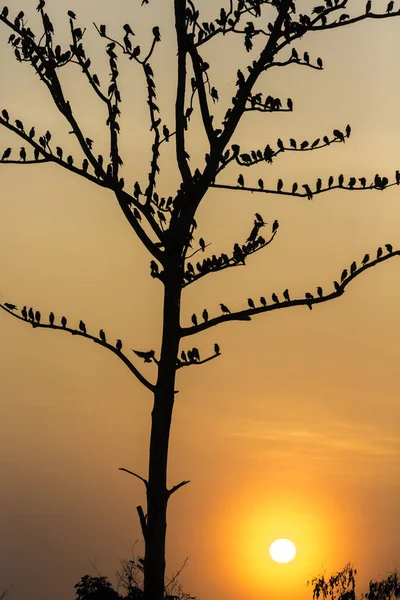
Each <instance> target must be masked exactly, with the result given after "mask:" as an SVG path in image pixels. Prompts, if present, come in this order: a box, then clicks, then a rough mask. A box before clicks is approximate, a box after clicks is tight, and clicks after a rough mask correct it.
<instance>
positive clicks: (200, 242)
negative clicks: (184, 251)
mask: <svg viewBox="0 0 400 600" xmlns="http://www.w3.org/2000/svg"><path fill="white" fill-rule="evenodd" d="M199 246H200V248H201V250H202V252H204V250H205V247H206V243H205V241H204V240H203V238H200V239H199Z"/></svg>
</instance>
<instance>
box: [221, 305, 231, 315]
mask: <svg viewBox="0 0 400 600" xmlns="http://www.w3.org/2000/svg"><path fill="white" fill-rule="evenodd" d="M220 307H221V310H222V312H223V313H229V314H230V312H231V311H230V310H229V308H228V307H227V306H225V304H222V303H221V304H220Z"/></svg>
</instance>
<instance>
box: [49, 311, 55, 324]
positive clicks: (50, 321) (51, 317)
mask: <svg viewBox="0 0 400 600" xmlns="http://www.w3.org/2000/svg"><path fill="white" fill-rule="evenodd" d="M49 323H50V325H54V313H53V312H51V313H50V314H49Z"/></svg>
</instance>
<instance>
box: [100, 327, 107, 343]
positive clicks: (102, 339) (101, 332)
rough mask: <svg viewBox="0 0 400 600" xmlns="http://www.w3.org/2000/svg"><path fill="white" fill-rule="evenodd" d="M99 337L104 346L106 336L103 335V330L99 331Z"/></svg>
mask: <svg viewBox="0 0 400 600" xmlns="http://www.w3.org/2000/svg"><path fill="white" fill-rule="evenodd" d="M99 336H100V339H101V341H102V342H103V344H105V343H106V334H105V333H104V330H103V329H100V331H99Z"/></svg>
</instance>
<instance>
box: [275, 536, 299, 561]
mask: <svg viewBox="0 0 400 600" xmlns="http://www.w3.org/2000/svg"><path fill="white" fill-rule="evenodd" d="M269 554H270V556H271V558H272V560H274V561H275V562H277V563H283V564H284V563H288V562H290V561H291V560H293V559H294V557H295V556H296V546H295V545H294V544H293V542H291V541H290V540H286V539H280V540H275V541H274V542H272V544H271V545H270V547H269Z"/></svg>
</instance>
